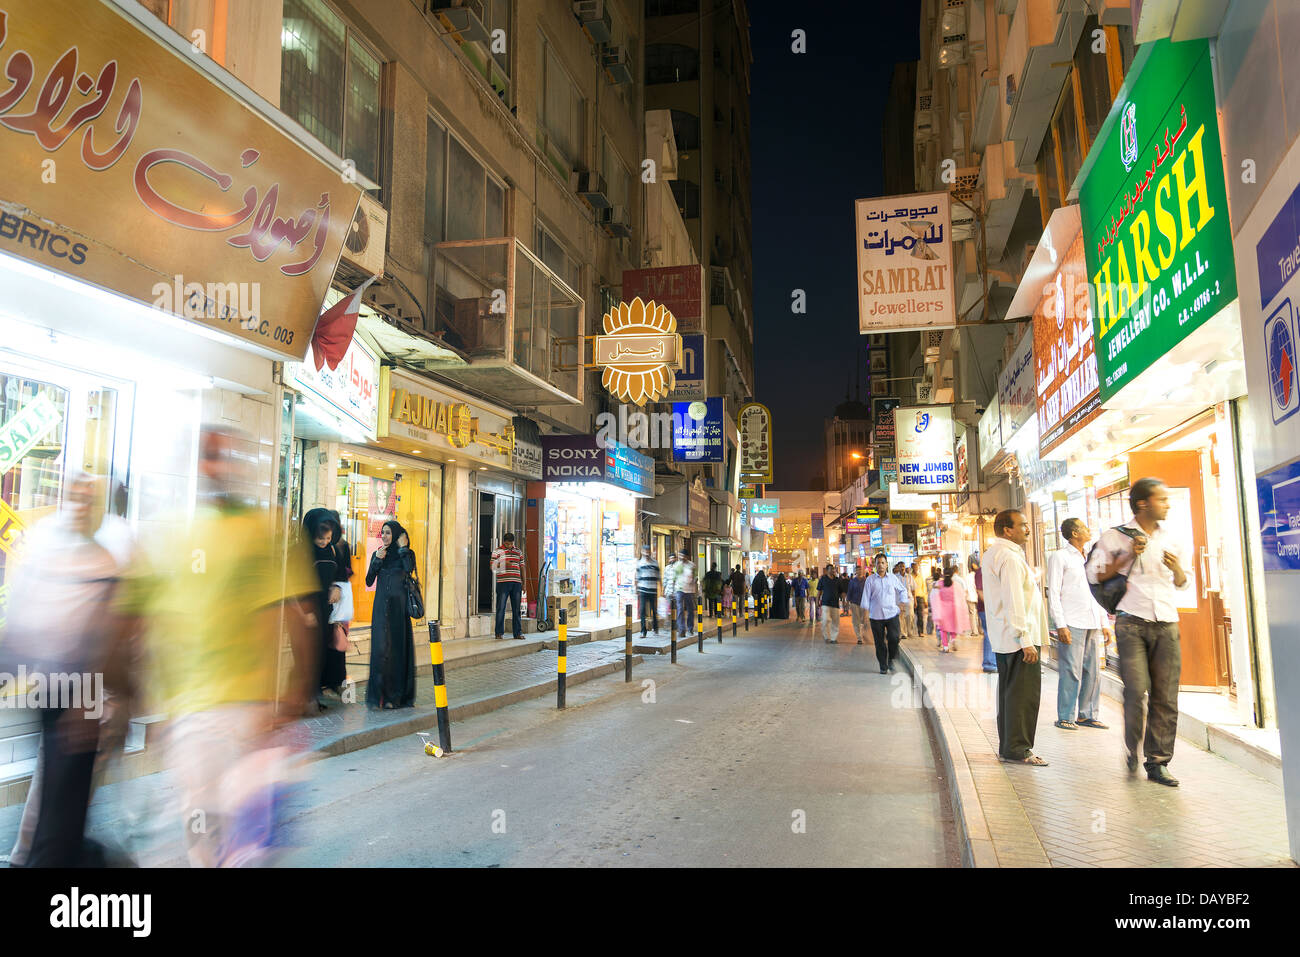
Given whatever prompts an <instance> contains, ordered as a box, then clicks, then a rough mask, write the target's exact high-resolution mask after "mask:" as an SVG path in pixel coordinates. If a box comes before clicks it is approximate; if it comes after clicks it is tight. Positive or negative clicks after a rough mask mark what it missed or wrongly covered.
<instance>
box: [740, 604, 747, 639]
mask: <svg viewBox="0 0 1300 957" xmlns="http://www.w3.org/2000/svg"><path fill="white" fill-rule="evenodd" d="M740 617H742V618H744V619H745V631H749V598H748V597H745V598H742V599H741V600H740Z"/></svg>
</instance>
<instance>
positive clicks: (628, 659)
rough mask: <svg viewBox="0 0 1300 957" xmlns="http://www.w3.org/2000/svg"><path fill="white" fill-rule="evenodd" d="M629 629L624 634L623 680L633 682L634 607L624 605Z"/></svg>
mask: <svg viewBox="0 0 1300 957" xmlns="http://www.w3.org/2000/svg"><path fill="white" fill-rule="evenodd" d="M623 608H624V609H625V613H626V615H627V627H626V630H625V631H624V632H623V680H624V681H631V680H632V606H631V605H624V606H623Z"/></svg>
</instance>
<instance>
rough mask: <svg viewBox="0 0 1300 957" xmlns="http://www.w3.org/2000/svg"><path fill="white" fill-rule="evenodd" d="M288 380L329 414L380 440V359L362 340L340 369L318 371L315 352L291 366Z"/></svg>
mask: <svg viewBox="0 0 1300 957" xmlns="http://www.w3.org/2000/svg"><path fill="white" fill-rule="evenodd" d="M284 376H285V380H286V381H287V382H288V383H289V384H290V385H292V386H293V387H294V388H295V389H297V390H298V391H299V392H302V393H304V394H305V395H309V396H311V397H312V398H313V399H315V400H316V402H317V403H319V404H320V405H322V406H324V408H325V409H326V411H329V412H332V413H334V414H336V415H337V416H338V417H339V418H340V419H341V420H342V421H343V422H344V423H346V424H349V425H351V426H353V427H355V428H357V429H359V430H360V431H361V433H362V436H363V437H364V438H365V439H366V440H371V439H374V438H376V437H377V434H378V433H377V430H378V427H379V356H377V355H376V354H375V353H374V350H372V349H371V348H370V347H369V346H368V345H366V344H365V343H364V342H362V341H361V338H360V336H353V337H352V343H351V345H349V346H348V351H347V352H346V353H344V355H343V361H342V362H340V363H339V367H338V368H337V369H331V368H330V367H329V366H328V365H327V364H323V365H322V366H321V367H320V369H319V370H318V369H317V368H316V363H315V362H314V361H313V356H312V351H311V348H310V347H308V349H307V358H306V359H305V360H304V361H303V362H288V363H285V367H284Z"/></svg>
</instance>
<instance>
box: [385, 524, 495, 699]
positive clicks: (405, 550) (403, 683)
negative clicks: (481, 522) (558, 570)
mask: <svg viewBox="0 0 1300 957" xmlns="http://www.w3.org/2000/svg"><path fill="white" fill-rule="evenodd" d="M506 539H507V541H508V542H513V537H512V536H510V535H509V534H507V536H506ZM379 541H380V545H379V548H377V549H376V550H375V553H374V555H372V556H371V557H370V569H369V570H368V571H367V572H366V587H367V588H368V587H370V586H371V585H374V586H375V604H374V611H373V613H372V615H371V619H370V679H369V681H367V682H366V706H367V707H368V708H382V709H394V708H410V707H413V706H414V705H415V635H414V631H413V629H412V627H411V616H410V614H409V611H408V608H407V587H408V586H407V583H408V581H411V580H412V576H414V575H415V554H414V553H413V552H412V551H411V547H410V546H411V542H410V539H409V537H408V536H407V534H406V529H404V528H402V526H401V525H400V524H399V523H398V522H396V521H394V520H392V519H390V520H389V521H387V522H384V524H383V526H382V527H381V528H380V530H379ZM417 577H418V576H417ZM497 599H498V604H497V620H498V621H500V620H501V617H502V615H503V613H504V610H505V605H504V602H502V601H501V594H500V592H499V591H498V595H497ZM518 613H519V612H518V605H517V604H516V606H515V614H516V621H517V620H518V618H517V616H518ZM497 637H498V638H500V637H501V636H500V635H497Z"/></svg>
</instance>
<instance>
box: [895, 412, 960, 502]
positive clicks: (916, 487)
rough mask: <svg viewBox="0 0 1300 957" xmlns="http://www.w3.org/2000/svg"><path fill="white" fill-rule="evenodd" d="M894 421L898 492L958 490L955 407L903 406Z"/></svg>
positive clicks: (896, 413)
mask: <svg viewBox="0 0 1300 957" xmlns="http://www.w3.org/2000/svg"><path fill="white" fill-rule="evenodd" d="M895 422H896V424H897V427H898V435H897V439H896V447H897V451H898V490H899V492H902V493H907V492H911V493H933V492H952V491H955V490H956V488H957V462H956V455H955V453H954V444H955V443H954V441H953V439H954V436H953V419H952V406H948V405H926V406H908V407H901V408H899V409H898V410H897V411H896V412H895ZM891 507H892V503H891Z"/></svg>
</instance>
